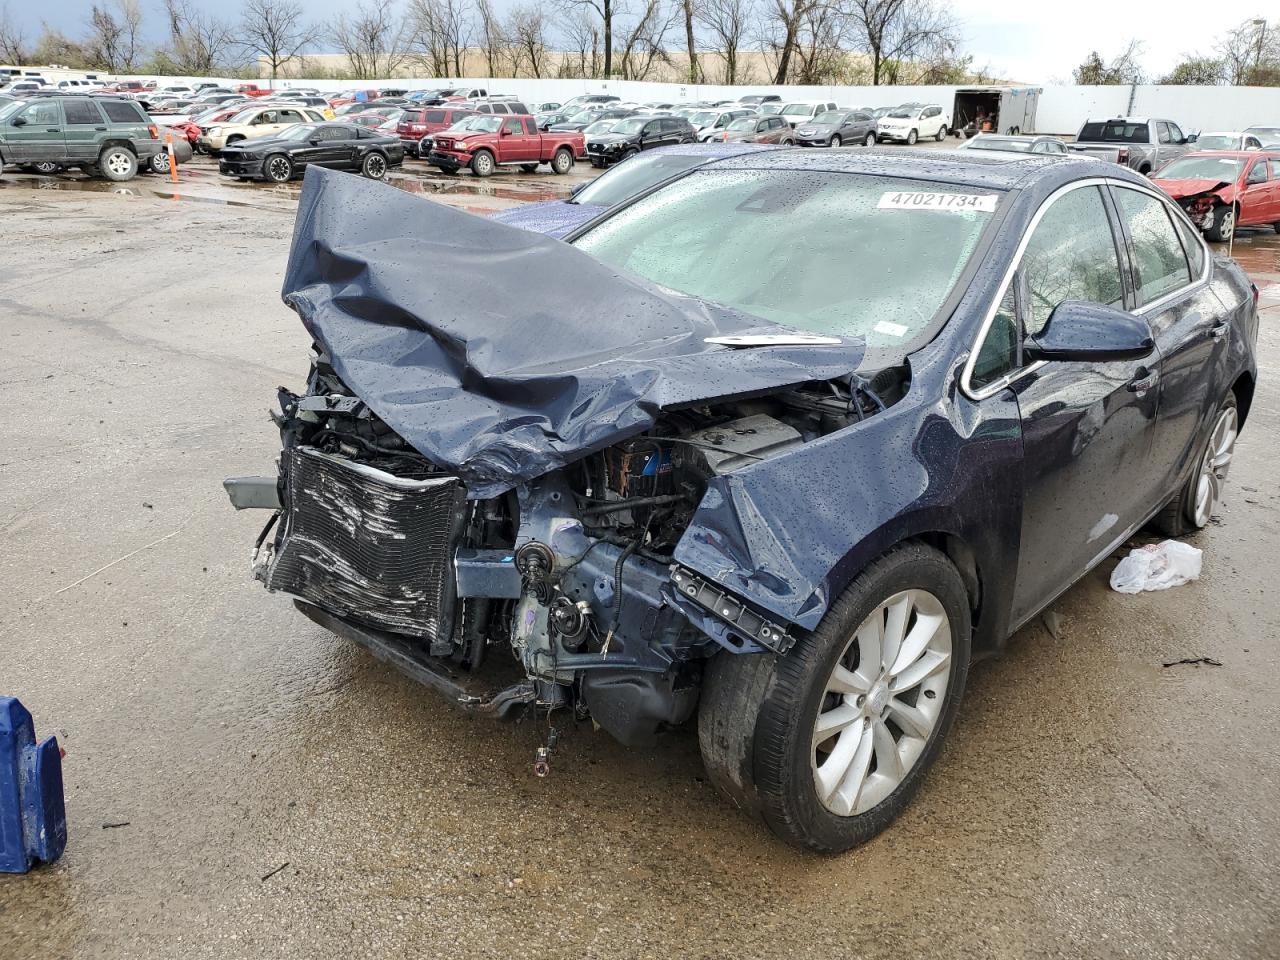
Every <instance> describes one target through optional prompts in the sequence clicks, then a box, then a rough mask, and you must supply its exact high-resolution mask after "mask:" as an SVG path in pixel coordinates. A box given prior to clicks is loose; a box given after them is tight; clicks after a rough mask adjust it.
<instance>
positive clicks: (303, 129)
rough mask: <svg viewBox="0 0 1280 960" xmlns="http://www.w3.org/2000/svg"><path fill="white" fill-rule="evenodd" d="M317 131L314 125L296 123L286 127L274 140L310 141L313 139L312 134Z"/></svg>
mask: <svg viewBox="0 0 1280 960" xmlns="http://www.w3.org/2000/svg"><path fill="white" fill-rule="evenodd" d="M315 129H316V124H314V123H295V124H294V125H293V126H291V127H285V128H284V129H283V130H281V131H280V132H279V133H277V134H276V135H275V137H273V138H272V139H275V140H308V139H310V138H311V134H312V132H313V131H314V130H315Z"/></svg>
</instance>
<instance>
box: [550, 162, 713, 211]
mask: <svg viewBox="0 0 1280 960" xmlns="http://www.w3.org/2000/svg"><path fill="white" fill-rule="evenodd" d="M707 159H708V158H707V157H703V156H696V155H693V154H686V153H657V152H654V153H649V152H648V151H646V152H644V153H642V154H640V155H638V156H635V157H632V158H631V159H630V160H628V161H627V162H626V163H623V164H619V165H618V166H616V167H611V168H610V169H609V172H608V173H604V174H601V175H600V176H599V177H597V178H596V179H595V180H592V181H591V182H590V183H589V184H587V185H586V186H585V187H583V188H582V189H581V190H579V191H578V192H577V193H576V194H575V195H574V197H573V199H572V200H571V201H570V202H571V203H592V204H596V205H597V206H601V207H612V206H613V205H614V204H615V203H621V202H622V201H623V200H628V199H630V198H631V197H634V196H635V195H636V194H638V193H642V192H643V191H645V190H647V189H649V187H651V186H653V185H654V184H655V183H661V182H662V181H663V180H667V179H670V178H671V177H674V176H675V175H676V174H678V173H683V172H684V171H686V170H692V169H693V168H694V167H697V166H701V165H702V164H704V163H706V162H707Z"/></svg>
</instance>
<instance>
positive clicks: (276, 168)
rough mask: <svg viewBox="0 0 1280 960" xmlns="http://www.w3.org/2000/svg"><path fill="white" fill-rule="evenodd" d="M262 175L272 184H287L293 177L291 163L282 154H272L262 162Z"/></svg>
mask: <svg viewBox="0 0 1280 960" xmlns="http://www.w3.org/2000/svg"><path fill="white" fill-rule="evenodd" d="M262 175H263V176H265V177H266V178H267V179H268V180H270V181H271V182H272V183H288V182H289V180H290V179H291V178H292V177H293V161H292V160H290V159H289V158H288V157H287V156H285V155H284V154H283V153H273V154H272V155H271V156H269V157H267V159H266V160H264V161H262Z"/></svg>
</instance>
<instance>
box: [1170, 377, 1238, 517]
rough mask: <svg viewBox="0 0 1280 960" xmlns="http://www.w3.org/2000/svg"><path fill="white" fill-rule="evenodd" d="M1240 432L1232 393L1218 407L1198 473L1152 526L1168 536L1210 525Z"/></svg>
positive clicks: (1205, 443)
mask: <svg viewBox="0 0 1280 960" xmlns="http://www.w3.org/2000/svg"><path fill="white" fill-rule="evenodd" d="M1239 435H1240V419H1239V415H1238V412H1237V408H1236V397H1235V394H1234V393H1229V394H1227V398H1226V400H1224V401H1223V402H1222V406H1221V407H1219V408H1218V415H1217V417H1215V418H1214V421H1213V426H1212V427H1211V428H1210V430H1209V437H1208V439H1206V440H1205V442H1204V447H1203V449H1202V450H1201V451H1200V461H1199V463H1198V465H1197V466H1196V471H1195V473H1193V474H1192V475H1191V477H1190V479H1188V480H1187V482H1186V483H1185V484H1183V487H1182V489H1181V490H1180V491H1178V495H1177V496H1176V497H1174V498H1173V499H1172V500H1170V501H1169V502H1168V503H1167V504H1165V507H1164V509H1163V510H1161V511H1160V512H1159V513H1158V514H1156V516H1155V518H1154V519H1153V520H1152V521H1151V525H1152V526H1153V527H1155V528H1156V529H1157V530H1159V531H1160V532H1161V533H1163V534H1164V535H1165V536H1168V537H1184V536H1186V535H1187V534H1189V533H1195V532H1196V531H1197V530H1203V529H1204V528H1205V527H1206V526H1208V524H1209V520H1210V518H1211V517H1212V516H1213V510H1214V507H1216V506H1217V505H1218V502H1219V501H1220V500H1221V499H1222V485H1223V484H1224V483H1225V482H1226V480H1227V472H1228V471H1229V470H1230V469H1231V459H1232V457H1233V456H1234V455H1235V448H1236V437H1238V436H1239Z"/></svg>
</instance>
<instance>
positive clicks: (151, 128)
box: [147, 123, 160, 140]
mask: <svg viewBox="0 0 1280 960" xmlns="http://www.w3.org/2000/svg"><path fill="white" fill-rule="evenodd" d="M147 133H149V134H151V139H152V140H159V139H160V130H159V129H158V128H157V127H156V125H155V124H154V123H150V124H147Z"/></svg>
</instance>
